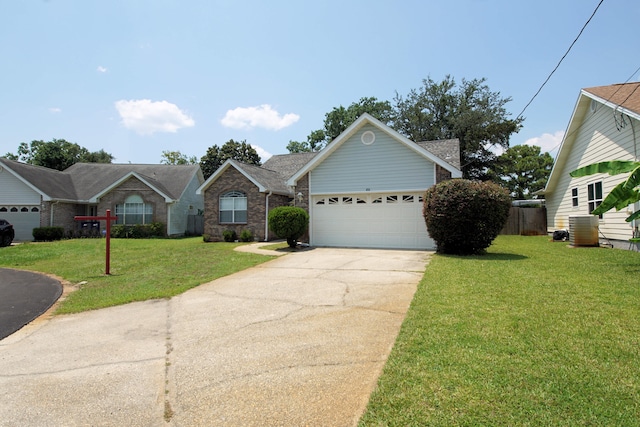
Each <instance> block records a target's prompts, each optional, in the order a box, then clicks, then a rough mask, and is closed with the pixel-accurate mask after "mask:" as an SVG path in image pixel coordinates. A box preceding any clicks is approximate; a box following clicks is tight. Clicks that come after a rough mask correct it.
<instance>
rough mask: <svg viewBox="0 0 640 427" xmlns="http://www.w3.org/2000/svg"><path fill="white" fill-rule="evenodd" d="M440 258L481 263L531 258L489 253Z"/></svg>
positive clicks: (445, 255)
mask: <svg viewBox="0 0 640 427" xmlns="http://www.w3.org/2000/svg"><path fill="white" fill-rule="evenodd" d="M440 256H444V257H449V258H464V259H477V260H481V261H522V260H524V259H528V258H529V257H527V256H524V255H518V254H509V253H488V254H484V255H448V254H440Z"/></svg>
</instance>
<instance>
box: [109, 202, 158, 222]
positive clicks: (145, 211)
mask: <svg viewBox="0 0 640 427" xmlns="http://www.w3.org/2000/svg"><path fill="white" fill-rule="evenodd" d="M116 216H117V217H118V219H117V220H116V224H124V225H133V224H151V223H152V222H153V206H151V205H149V204H147V203H145V202H144V200H142V197H140V196H138V195H132V196H129V197H127V198H126V199H125V201H124V205H116Z"/></svg>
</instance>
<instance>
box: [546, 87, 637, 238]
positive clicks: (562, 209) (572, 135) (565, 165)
mask: <svg viewBox="0 0 640 427" xmlns="http://www.w3.org/2000/svg"><path fill="white" fill-rule="evenodd" d="M638 138H640V83H637V82H634V83H625V84H614V85H610V86H598V87H591V88H586V89H582V90H581V91H580V95H579V96H578V101H577V102H576V105H575V108H574V110H573V114H572V116H571V120H570V121H569V126H568V127H567V130H566V133H565V136H564V139H563V141H562V145H561V146H560V150H559V151H558V155H557V158H556V161H555V164H554V166H553V169H552V171H551V175H550V176H549V180H548V182H547V186H546V187H545V189H544V191H543V193H544V196H545V199H546V206H547V224H548V231H549V232H550V233H552V232H553V231H555V230H560V229H567V230H569V228H570V223H569V222H570V221H569V217H572V216H573V217H579V216H588V215H589V214H590V213H591V211H593V210H594V209H595V208H596V207H597V206H598V205H599V204H600V203H601V202H602V200H603V198H604V197H606V196H607V194H609V192H610V191H611V189H612V188H613V187H615V186H616V185H617V184H618V183H620V182H621V181H623V180H625V179H626V178H627V177H628V174H620V175H613V176H610V175H608V174H597V175H590V176H585V177H581V178H572V177H571V176H570V175H569V173H570V172H571V171H573V170H575V169H577V168H580V167H583V166H587V165H589V164H592V163H599V162H604V161H609V160H631V161H638V155H639V154H640V142H639V141H638ZM639 208H640V206H638V204H637V203H636V204H635V206H634V205H630V206H629V207H628V208H627V209H623V210H621V211H619V212H616V210H615V209H614V210H611V211H609V212H607V213H605V214H604V215H602V217H601V218H599V221H598V222H599V227H598V228H599V234H600V237H601V240H604V241H605V242H607V243H608V242H609V241H613V242H614V246H618V245H620V244H623V245H626V247H628V239H629V238H631V237H632V233H633V230H634V229H635V228H636V227H637V226H638V225H639V224H638V223H637V222H634V223H628V222H626V221H625V218H627V217H628V216H629V215H630V214H631V213H632V212H634V211H636V210H638V209H639ZM574 221H576V220H575V219H574ZM615 242H617V243H618V244H617V245H616V244H615ZM596 243H597V242H596Z"/></svg>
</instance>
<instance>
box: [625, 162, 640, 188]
mask: <svg viewBox="0 0 640 427" xmlns="http://www.w3.org/2000/svg"><path fill="white" fill-rule="evenodd" d="M638 186H640V166H638V167H637V168H635V169H634V170H633V171H632V172H631V174H630V175H629V178H627V181H626V182H625V184H624V188H626V189H628V190H631V189H633V188H636V187H638Z"/></svg>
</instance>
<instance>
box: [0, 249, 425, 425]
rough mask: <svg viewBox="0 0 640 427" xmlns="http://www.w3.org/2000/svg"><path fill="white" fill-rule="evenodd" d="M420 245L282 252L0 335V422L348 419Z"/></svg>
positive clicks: (391, 332)
mask: <svg viewBox="0 0 640 427" xmlns="http://www.w3.org/2000/svg"><path fill="white" fill-rule="evenodd" d="M428 258H429V253H428V252H415V251H383V250H357V249H313V250H308V251H303V252H297V253H290V254H288V255H287V256H284V257H280V258H277V259H275V260H272V261H270V262H267V263H265V264H262V265H260V266H257V267H254V268H251V269H248V270H245V271H242V272H240V273H237V274H234V275H231V276H227V277H225V278H222V279H218V280H215V281H213V282H210V283H208V284H205V285H202V286H200V287H198V288H195V289H192V290H190V291H188V292H186V293H184V294H182V295H180V296H178V297H174V298H172V299H169V300H154V301H147V302H141V303H133V304H128V305H125V306H120V307H113V308H108V309H102V310H96V311H92V312H87V313H82V314H78V315H65V316H56V317H54V318H53V319H52V320H50V321H48V322H44V323H41V324H39V325H38V326H37V327H35V328H29V327H26V328H24V329H23V330H20V331H18V332H17V333H16V334H14V335H11V336H9V337H7V338H5V339H4V340H2V341H0V425H1V426H5V425H6V426H31V425H38V426H59V425H65V426H84V425H92V426H121V425H128V426H162V425H168V426H276V425H278V426H284V425H286V426H303V425H308V426H350V425H355V424H356V423H357V420H358V419H359V417H360V415H361V413H362V411H363V410H364V408H365V406H366V403H367V401H368V398H369V394H370V392H371V391H372V390H373V388H374V386H375V383H376V379H377V377H378V376H379V374H380V372H381V369H382V367H383V366H384V363H385V361H386V359H387V357H388V355H389V352H390V350H391V347H392V346H393V343H394V341H395V338H396V336H397V333H398V330H399V327H400V325H401V323H402V321H403V319H404V316H405V313H406V310H407V308H408V306H409V303H410V301H411V299H412V297H413V294H414V292H415V289H416V285H417V283H418V281H419V280H420V278H421V277H422V273H423V272H424V268H425V265H426V263H427V261H428Z"/></svg>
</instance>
